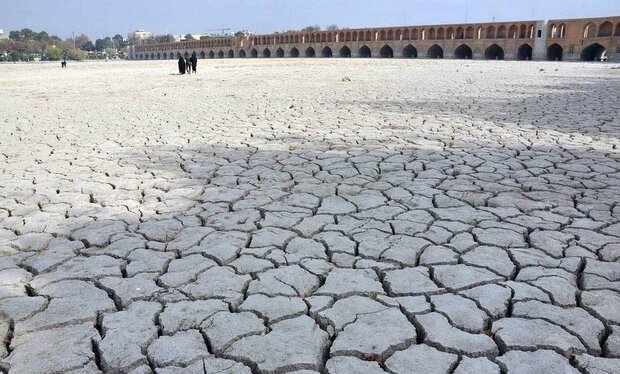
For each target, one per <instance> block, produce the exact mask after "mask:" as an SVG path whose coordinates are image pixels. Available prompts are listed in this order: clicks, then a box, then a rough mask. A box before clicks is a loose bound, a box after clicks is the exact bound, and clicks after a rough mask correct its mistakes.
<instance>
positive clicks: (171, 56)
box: [170, 52, 174, 60]
mask: <svg viewBox="0 0 620 374" xmlns="http://www.w3.org/2000/svg"><path fill="white" fill-rule="evenodd" d="M173 58H174V54H172V52H170V59H171V60H172V59H173Z"/></svg>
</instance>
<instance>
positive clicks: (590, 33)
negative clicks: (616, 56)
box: [583, 22, 596, 39]
mask: <svg viewBox="0 0 620 374" xmlns="http://www.w3.org/2000/svg"><path fill="white" fill-rule="evenodd" d="M595 36H596V25H595V24H593V23H592V22H589V23H588V24H587V25H586V26H585V27H584V28H583V38H584V39H591V38H594V37H595Z"/></svg>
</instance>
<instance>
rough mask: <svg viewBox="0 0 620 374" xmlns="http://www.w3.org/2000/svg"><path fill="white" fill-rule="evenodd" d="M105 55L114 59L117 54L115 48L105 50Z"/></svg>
mask: <svg viewBox="0 0 620 374" xmlns="http://www.w3.org/2000/svg"><path fill="white" fill-rule="evenodd" d="M105 53H106V54H107V55H108V56H110V57H116V55H117V54H118V51H117V49H116V48H106V49H105Z"/></svg>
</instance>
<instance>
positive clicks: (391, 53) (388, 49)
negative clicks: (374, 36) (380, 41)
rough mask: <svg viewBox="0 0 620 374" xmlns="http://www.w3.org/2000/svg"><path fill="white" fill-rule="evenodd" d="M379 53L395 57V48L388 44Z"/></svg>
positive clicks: (382, 55) (385, 56) (386, 56)
mask: <svg viewBox="0 0 620 374" xmlns="http://www.w3.org/2000/svg"><path fill="white" fill-rule="evenodd" d="M379 55H380V56H381V57H382V58H394V50H393V49H392V47H390V46H389V45H387V44H386V45H384V46H383V47H381V49H380V50H379Z"/></svg>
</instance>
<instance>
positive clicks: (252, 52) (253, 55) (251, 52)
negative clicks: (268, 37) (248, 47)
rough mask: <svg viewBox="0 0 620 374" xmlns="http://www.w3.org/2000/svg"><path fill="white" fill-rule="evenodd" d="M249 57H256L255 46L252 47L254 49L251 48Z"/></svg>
mask: <svg viewBox="0 0 620 374" xmlns="http://www.w3.org/2000/svg"><path fill="white" fill-rule="evenodd" d="M250 57H252V58H256V57H258V51H257V50H256V48H254V49H252V51H250Z"/></svg>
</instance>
